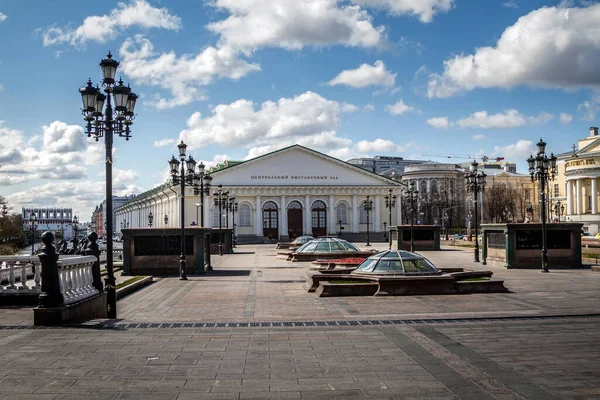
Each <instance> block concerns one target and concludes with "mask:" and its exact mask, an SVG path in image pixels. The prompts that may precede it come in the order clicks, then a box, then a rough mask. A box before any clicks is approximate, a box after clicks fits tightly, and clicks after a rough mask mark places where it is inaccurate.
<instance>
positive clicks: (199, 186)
mask: <svg viewBox="0 0 600 400" xmlns="http://www.w3.org/2000/svg"><path fill="white" fill-rule="evenodd" d="M211 181H212V176H210V175H209V174H207V173H206V172H205V167H204V164H202V163H200V165H198V173H197V174H194V177H193V185H194V196H198V195H200V204H196V223H198V206H200V208H201V209H202V212H201V213H200V226H202V227H204V196H205V195H206V196H209V195H210V182H211Z"/></svg>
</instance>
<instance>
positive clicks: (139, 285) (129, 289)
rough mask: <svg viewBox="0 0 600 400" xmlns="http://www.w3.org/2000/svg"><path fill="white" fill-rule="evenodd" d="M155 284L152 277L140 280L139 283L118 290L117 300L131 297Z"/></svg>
mask: <svg viewBox="0 0 600 400" xmlns="http://www.w3.org/2000/svg"><path fill="white" fill-rule="evenodd" d="M152 282H153V279H152V276H146V277H145V278H142V279H140V280H139V281H136V282H133V283H131V284H129V285H127V286H125V287H122V288H121V289H118V290H117V300H121V299H122V298H123V297H125V296H129V295H130V294H132V293H134V292H137V291H138V290H140V289H142V288H144V287H146V286H148V285H151V284H152Z"/></svg>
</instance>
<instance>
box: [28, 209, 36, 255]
mask: <svg viewBox="0 0 600 400" xmlns="http://www.w3.org/2000/svg"><path fill="white" fill-rule="evenodd" d="M37 227H38V224H37V217H36V216H35V214H31V215H30V216H29V231H30V232H31V255H33V253H34V250H35V230H36V229H37Z"/></svg>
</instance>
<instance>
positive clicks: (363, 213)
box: [359, 201, 370, 224]
mask: <svg viewBox="0 0 600 400" xmlns="http://www.w3.org/2000/svg"><path fill="white" fill-rule="evenodd" d="M369 222H370V221H369ZM359 223H360V224H366V223H367V210H365V202H364V201H363V202H362V203H360V218H359Z"/></svg>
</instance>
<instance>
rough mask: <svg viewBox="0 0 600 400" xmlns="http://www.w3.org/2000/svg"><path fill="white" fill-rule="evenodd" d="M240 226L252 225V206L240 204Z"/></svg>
mask: <svg viewBox="0 0 600 400" xmlns="http://www.w3.org/2000/svg"><path fill="white" fill-rule="evenodd" d="M239 212H240V226H250V206H249V205H248V204H242V205H241V206H240V211H239Z"/></svg>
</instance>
